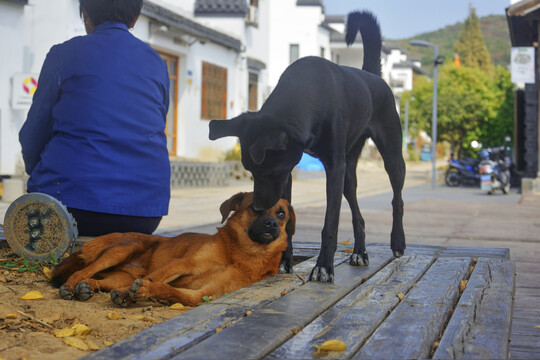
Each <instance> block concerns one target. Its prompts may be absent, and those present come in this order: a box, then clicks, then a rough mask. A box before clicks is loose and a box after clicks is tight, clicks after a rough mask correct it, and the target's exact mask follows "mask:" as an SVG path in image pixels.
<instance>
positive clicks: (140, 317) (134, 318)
mask: <svg viewBox="0 0 540 360" xmlns="http://www.w3.org/2000/svg"><path fill="white" fill-rule="evenodd" d="M132 319H133V320H142V319H144V315H135V316H133V317H132Z"/></svg>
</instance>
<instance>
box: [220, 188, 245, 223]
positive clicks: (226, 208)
mask: <svg viewBox="0 0 540 360" xmlns="http://www.w3.org/2000/svg"><path fill="white" fill-rule="evenodd" d="M244 195H245V193H243V192H241V193H238V194H236V195H233V196H232V197H231V198H230V199H229V200H225V202H223V204H221V206H220V207H219V212H220V213H221V223H222V224H223V223H224V222H225V220H227V218H228V217H229V214H230V213H231V211H237V210H238V208H239V206H240V204H242V200H244Z"/></svg>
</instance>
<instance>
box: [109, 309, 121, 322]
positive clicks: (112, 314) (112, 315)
mask: <svg viewBox="0 0 540 360" xmlns="http://www.w3.org/2000/svg"><path fill="white" fill-rule="evenodd" d="M107 317H108V318H109V320H117V319H118V318H119V317H120V316H118V313H117V312H116V310H114V311H113V312H110V313H108V314H107Z"/></svg>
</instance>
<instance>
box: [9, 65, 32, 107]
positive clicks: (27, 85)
mask: <svg viewBox="0 0 540 360" xmlns="http://www.w3.org/2000/svg"><path fill="white" fill-rule="evenodd" d="M37 79H38V75H37V74H29V73H27V74H22V73H20V74H14V75H13V82H12V86H11V108H12V109H13V110H28V109H30V105H32V97H33V96H34V93H35V92H36V89H37V86H38V82H37Z"/></svg>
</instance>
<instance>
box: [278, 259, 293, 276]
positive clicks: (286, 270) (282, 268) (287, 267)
mask: <svg viewBox="0 0 540 360" xmlns="http://www.w3.org/2000/svg"><path fill="white" fill-rule="evenodd" d="M278 271H279V273H280V274H291V273H292V272H293V269H292V264H291V262H290V261H283V260H282V261H281V262H280V263H279V270H278Z"/></svg>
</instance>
